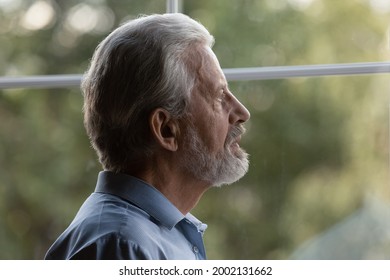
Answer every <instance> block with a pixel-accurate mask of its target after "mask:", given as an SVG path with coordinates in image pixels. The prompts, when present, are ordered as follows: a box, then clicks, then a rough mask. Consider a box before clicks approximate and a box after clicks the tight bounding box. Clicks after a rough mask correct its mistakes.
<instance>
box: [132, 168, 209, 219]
mask: <svg viewBox="0 0 390 280" xmlns="http://www.w3.org/2000/svg"><path fill="white" fill-rule="evenodd" d="M156 162H158V161H156ZM164 162H165V163H168V164H164V163H163V162H161V163H159V164H155V165H154V166H158V168H150V169H147V170H146V171H144V172H142V173H140V174H137V177H139V178H140V179H142V180H143V181H145V182H147V183H149V184H150V185H152V186H154V187H155V188H156V189H158V190H159V191H160V192H161V193H162V194H163V195H164V196H165V197H166V198H167V199H168V200H169V201H170V202H171V203H172V204H173V205H175V206H176V208H177V209H178V210H179V211H180V212H181V213H182V214H183V215H186V214H187V213H188V212H190V211H191V210H192V209H193V208H194V207H195V206H196V205H197V204H198V202H199V200H200V198H201V197H202V195H203V194H204V193H205V191H206V190H207V189H209V187H210V186H209V184H208V183H206V182H203V181H199V180H196V179H192V176H189V175H188V174H185V173H183V171H181V170H180V169H178V168H177V165H175V164H169V161H164Z"/></svg>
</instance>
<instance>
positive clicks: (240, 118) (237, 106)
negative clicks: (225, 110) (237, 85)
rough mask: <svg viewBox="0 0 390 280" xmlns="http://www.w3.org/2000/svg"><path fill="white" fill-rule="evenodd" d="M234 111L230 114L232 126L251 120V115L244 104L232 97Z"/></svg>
mask: <svg viewBox="0 0 390 280" xmlns="http://www.w3.org/2000/svg"><path fill="white" fill-rule="evenodd" d="M231 100H232V111H231V113H230V117H229V122H230V123H231V124H240V123H244V122H246V121H247V120H249V118H250V116H251V114H250V113H249V111H248V109H247V108H246V107H245V106H244V105H242V103H241V102H240V101H239V100H238V99H237V98H236V97H235V96H234V95H232V99H231Z"/></svg>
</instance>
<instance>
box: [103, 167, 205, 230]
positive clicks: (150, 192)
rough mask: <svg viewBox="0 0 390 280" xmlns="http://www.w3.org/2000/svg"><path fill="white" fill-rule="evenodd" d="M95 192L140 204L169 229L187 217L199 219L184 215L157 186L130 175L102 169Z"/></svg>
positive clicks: (140, 206)
mask: <svg viewBox="0 0 390 280" xmlns="http://www.w3.org/2000/svg"><path fill="white" fill-rule="evenodd" d="M95 192H104V193H110V194H113V195H116V196H119V197H121V198H122V199H125V200H127V201H129V202H130V203H132V204H134V205H136V206H138V207H139V208H141V209H142V210H144V211H145V212H146V213H148V214H149V215H150V216H152V217H153V218H154V219H156V220H158V221H159V222H160V223H161V224H162V225H164V226H165V227H167V228H169V229H172V228H173V227H174V226H175V225H176V224H177V223H178V222H180V221H181V220H182V219H184V218H185V217H187V218H188V217H192V221H194V220H193V219H195V220H197V219H196V218H195V217H194V216H192V215H191V214H187V216H184V215H183V214H182V213H181V212H180V211H179V210H178V209H177V208H176V207H175V206H174V205H173V204H172V203H171V202H170V201H169V200H168V199H167V198H166V197H165V196H164V195H163V194H162V193H161V192H159V191H158V190H157V189H156V188H154V187H153V186H151V185H149V184H148V183H146V182H144V181H142V180H140V179H138V178H135V177H133V176H130V175H126V174H122V173H114V172H110V171H102V172H100V173H99V176H98V180H97V184H96V189H95ZM189 215H190V216H189ZM198 222H199V221H198ZM199 223H200V222H199Z"/></svg>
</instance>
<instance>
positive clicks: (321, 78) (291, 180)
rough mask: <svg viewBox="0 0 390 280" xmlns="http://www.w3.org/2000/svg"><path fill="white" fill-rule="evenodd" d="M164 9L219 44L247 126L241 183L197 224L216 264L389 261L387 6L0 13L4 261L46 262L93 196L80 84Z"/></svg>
mask: <svg viewBox="0 0 390 280" xmlns="http://www.w3.org/2000/svg"><path fill="white" fill-rule="evenodd" d="M167 9H168V10H169V11H176V10H178V9H180V10H181V11H182V12H184V13H186V14H188V15H190V16H191V17H193V18H196V19H198V20H199V21H201V22H202V23H203V24H204V25H205V26H206V27H207V28H208V29H209V30H210V32H211V33H212V34H213V35H214V36H215V38H216V44H215V47H214V51H215V53H216V54H217V56H218V58H219V60H220V63H221V66H222V68H224V71H225V74H226V76H227V78H228V79H229V80H230V88H231V89H232V91H233V92H234V93H235V94H236V96H237V97H238V98H239V99H240V100H241V101H242V103H243V104H244V105H245V106H247V108H248V109H249V110H250V111H251V120H250V121H249V123H248V125H247V128H248V132H247V134H246V136H245V137H244V138H243V143H242V144H243V146H244V147H245V148H246V150H247V151H248V152H249V153H250V155H251V156H250V160H251V165H250V170H249V172H248V174H247V175H246V176H245V177H244V178H243V179H242V180H240V181H239V182H237V183H235V184H234V185H233V186H226V187H223V189H222V190H221V189H211V190H210V191H208V192H207V193H206V194H205V195H204V196H203V198H202V200H201V201H200V203H199V204H198V206H197V207H196V208H195V209H194V211H193V213H194V214H195V215H196V216H198V217H199V218H200V219H201V220H202V221H204V222H206V223H207V224H209V228H208V229H207V231H206V235H205V242H206V246H207V252H208V257H209V258H210V259H306V258H308V259H310V258H312V259H313V258H314V259H319V258H326V259H387V258H388V257H389V256H390V249H389V248H390V239H389V237H388V234H387V233H388V232H389V230H390V225H389V223H388V222H387V221H388V220H389V218H388V217H387V216H388V213H390V212H389V207H390V193H389V190H390V188H389V187H390V186H389V182H390V181H389V179H390V178H389V174H390V165H389V159H390V158H389V143H390V142H389V134H390V131H389V127H390V108H389V104H390V102H389V101H390V100H389V94H390V89H389V75H388V73H390V63H389V62H388V60H389V54H390V51H389V21H388V18H389V15H390V4H389V1H385V0H356V1H324V0H266V1H253V0H242V1H235V0H215V1H203V0H197V1H194V0H182V1H167V2H166V3H165V2H164V1H152V0H151V1H135V0H133V1H117V0H106V1H81V2H80V1H73V0H72V1H54V0H40V1H35V2H31V1H26V0H18V1H14V0H12V1H10V0H0V23H1V25H2V26H5V28H4V29H2V30H0V33H1V34H2V35H3V36H0V45H1V46H2V52H1V53H0V61H1V62H2V63H0V75H1V76H2V77H1V78H0V89H2V90H1V91H0V118H1V120H2V121H1V122H0V168H1V169H0V170H1V171H0V174H1V176H0V177H1V179H0V194H1V195H0V247H1V248H2V250H1V252H0V258H2V259H40V258H42V257H43V254H44V253H45V251H46V250H47V247H48V246H49V244H50V243H51V242H52V241H53V238H55V237H56V236H57V235H58V233H59V232H61V231H62V230H63V229H64V227H65V226H66V225H67V224H68V223H69V222H70V220H71V219H72V218H73V215H74V214H75V212H76V211H77V209H78V207H79V206H80V204H81V202H82V201H83V200H84V199H85V197H86V196H87V195H88V194H89V193H90V192H91V191H92V190H93V187H94V182H95V180H96V174H97V172H98V170H99V169H100V167H99V164H98V163H97V161H96V156H95V154H94V152H93V151H92V150H91V149H90V147H89V143H88V139H87V138H86V136H85V133H84V128H83V124H82V114H81V107H82V97H81V95H80V92H79V89H78V84H79V82H80V79H81V73H83V71H85V70H86V68H87V65H88V62H89V59H90V56H91V55H92V52H93V50H94V48H95V47H96V45H97V43H98V42H99V41H100V40H101V39H102V38H103V37H104V36H105V35H106V34H107V33H108V32H109V30H111V29H113V28H114V27H115V26H117V25H118V24H120V23H121V22H123V21H124V20H126V19H129V18H132V17H135V16H137V15H138V14H140V13H143V14H149V13H162V12H165V11H166V10H167ZM37 15H40V16H39V17H37ZM41 15H45V16H41ZM86 15H88V16H86ZM98 19H99V20H98ZM101 19H104V20H101ZM48 209H50V210H49V211H48Z"/></svg>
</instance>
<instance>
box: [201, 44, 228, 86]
mask: <svg viewBox="0 0 390 280" xmlns="http://www.w3.org/2000/svg"><path fill="white" fill-rule="evenodd" d="M198 59H199V61H200V63H199V65H198V70H197V86H198V87H200V89H202V92H205V90H206V91H215V90H217V89H218V88H220V87H224V86H226V78H225V75H224V74H223V72H222V69H221V66H220V65H219V61H218V59H217V57H216V55H215V54H214V52H213V51H212V50H211V48H210V47H203V48H201V49H200V50H199V56H198Z"/></svg>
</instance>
